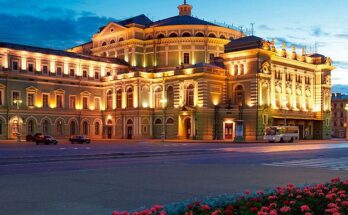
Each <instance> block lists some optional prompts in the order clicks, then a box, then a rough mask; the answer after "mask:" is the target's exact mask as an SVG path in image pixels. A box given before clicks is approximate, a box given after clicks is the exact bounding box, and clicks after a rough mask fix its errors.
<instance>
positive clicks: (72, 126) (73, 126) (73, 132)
mask: <svg viewBox="0 0 348 215" xmlns="http://www.w3.org/2000/svg"><path fill="white" fill-rule="evenodd" d="M70 135H76V122H75V121H71V122H70Z"/></svg>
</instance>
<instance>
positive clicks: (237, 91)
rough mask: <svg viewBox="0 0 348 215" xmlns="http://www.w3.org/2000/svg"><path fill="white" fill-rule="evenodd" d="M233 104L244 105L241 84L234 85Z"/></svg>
mask: <svg viewBox="0 0 348 215" xmlns="http://www.w3.org/2000/svg"><path fill="white" fill-rule="evenodd" d="M234 99H235V104H236V105H238V106H244V102H245V101H244V89H243V87H242V86H241V85H239V86H238V87H236V89H235V92H234Z"/></svg>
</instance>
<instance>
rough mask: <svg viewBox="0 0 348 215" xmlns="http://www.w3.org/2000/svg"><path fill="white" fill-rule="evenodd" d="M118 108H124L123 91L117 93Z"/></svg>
mask: <svg viewBox="0 0 348 215" xmlns="http://www.w3.org/2000/svg"><path fill="white" fill-rule="evenodd" d="M116 108H122V90H121V89H119V90H118V91H117V92H116Z"/></svg>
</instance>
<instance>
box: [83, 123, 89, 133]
mask: <svg viewBox="0 0 348 215" xmlns="http://www.w3.org/2000/svg"><path fill="white" fill-rule="evenodd" d="M88 130H89V129H88V122H86V121H84V122H83V123H82V134H83V135H88Z"/></svg>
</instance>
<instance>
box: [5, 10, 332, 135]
mask: <svg viewBox="0 0 348 215" xmlns="http://www.w3.org/2000/svg"><path fill="white" fill-rule="evenodd" d="M178 9H179V15H178V16H174V17H171V18H168V19H164V20H159V21H156V22H153V21H152V20H150V19H149V18H147V17H146V16H145V15H140V16H137V17H133V18H130V19H127V20H123V21H120V22H111V23H109V24H107V25H106V26H104V27H102V28H100V30H99V32H98V33H96V34H95V35H94V36H93V38H92V41H91V42H88V43H86V44H83V45H80V46H77V47H74V48H71V49H69V50H67V51H57V50H50V49H43V48H37V47H29V46H23V45H16V44H9V43H0V102H1V103H0V120H1V121H0V138H1V139H14V138H16V135H17V133H18V132H20V133H21V134H22V136H23V137H24V136H26V135H28V134H35V133H45V134H51V135H53V136H55V137H57V138H67V137H69V136H70V135H73V134H85V135H88V136H90V137H91V138H93V139H106V138H115V139H133V138H138V139H140V138H141V139H145V138H149V139H151V138H166V139H204V140H211V139H225V140H236V141H244V140H250V141H252V140H259V139H261V138H262V136H263V132H264V128H265V126H268V125H281V124H286V125H297V126H299V127H300V130H301V132H300V135H301V138H302V139H323V138H329V136H330V129H331V128H330V124H331V122H330V110H331V108H330V96H331V83H330V80H331V76H330V74H331V71H332V70H333V69H334V67H332V66H331V60H330V59H329V58H327V57H325V56H322V55H319V54H311V55H310V54H306V53H305V52H303V53H301V54H298V53H297V52H296V50H295V49H293V50H291V51H287V50H286V48H285V47H284V48H283V49H280V50H278V49H276V47H275V46H274V43H273V42H269V41H266V40H263V39H261V38H258V37H255V36H246V35H244V34H243V33H242V32H240V31H238V30H236V29H232V28H227V27H222V26H218V25H216V24H213V23H210V22H207V21H204V20H201V19H198V18H195V17H193V16H192V15H191V11H192V6H191V5H189V4H186V3H185V4H183V5H180V6H179V7H178ZM18 101H21V103H18ZM327 132H329V133H328V134H327Z"/></svg>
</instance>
